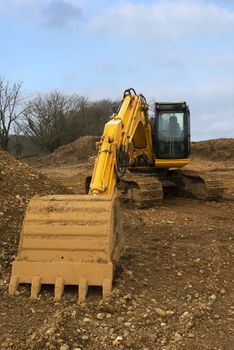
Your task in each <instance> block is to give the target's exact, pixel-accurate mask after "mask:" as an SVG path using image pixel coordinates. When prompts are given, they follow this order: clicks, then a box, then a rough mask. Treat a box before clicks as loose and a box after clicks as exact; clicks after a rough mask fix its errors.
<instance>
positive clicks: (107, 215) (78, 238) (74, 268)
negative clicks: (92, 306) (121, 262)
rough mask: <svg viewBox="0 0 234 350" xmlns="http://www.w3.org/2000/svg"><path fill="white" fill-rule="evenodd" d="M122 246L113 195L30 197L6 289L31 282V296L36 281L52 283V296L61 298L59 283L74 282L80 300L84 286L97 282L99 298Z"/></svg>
mask: <svg viewBox="0 0 234 350" xmlns="http://www.w3.org/2000/svg"><path fill="white" fill-rule="evenodd" d="M122 250H123V237H122V231H121V224H120V220H119V209H118V202H117V199H116V198H113V197H108V196H105V197H104V196H88V195H64V196H62V195H50V196H45V197H34V198H33V199H32V200H31V201H30V203H29V206H28V208H27V211H26V215H25V218H24V222H23V227H22V232H21V237H20V244H19V251H18V255H17V257H16V260H15V261H14V262H13V266H12V274H11V279H10V284H9V294H11V295H13V294H14V293H15V292H16V290H17V287H18V285H19V284H20V283H31V298H32V299H35V298H37V297H38V294H39V292H40V287H41V285H42V284H54V285H55V300H60V299H61V297H62V294H63V290H64V286H65V285H77V286H79V289H78V293H79V300H84V299H85V297H86V295H87V291H88V286H102V288H103V289H102V291H103V297H105V296H107V295H108V294H109V293H110V292H111V289H112V279H113V273H114V267H115V262H116V261H117V260H118V259H119V257H120V255H121V253H122Z"/></svg>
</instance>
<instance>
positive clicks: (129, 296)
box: [123, 293, 132, 300]
mask: <svg viewBox="0 0 234 350" xmlns="http://www.w3.org/2000/svg"><path fill="white" fill-rule="evenodd" d="M123 299H124V300H131V299H132V295H131V293H128V294H126V295H125V296H124V297H123Z"/></svg>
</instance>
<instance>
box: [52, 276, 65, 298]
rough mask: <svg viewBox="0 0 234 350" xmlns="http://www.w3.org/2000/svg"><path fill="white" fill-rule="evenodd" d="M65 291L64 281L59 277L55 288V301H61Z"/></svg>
mask: <svg viewBox="0 0 234 350" xmlns="http://www.w3.org/2000/svg"><path fill="white" fill-rule="evenodd" d="M63 291H64V279H63V278H62V277H57V278H56V281H55V286H54V300H55V301H59V300H60V299H61V298H62V295H63Z"/></svg>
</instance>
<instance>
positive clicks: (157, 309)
mask: <svg viewBox="0 0 234 350" xmlns="http://www.w3.org/2000/svg"><path fill="white" fill-rule="evenodd" d="M155 312H156V313H157V314H158V315H159V316H161V317H166V316H167V311H165V310H163V309H161V308H160V307H156V308H155Z"/></svg>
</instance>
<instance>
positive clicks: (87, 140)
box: [51, 136, 100, 162]
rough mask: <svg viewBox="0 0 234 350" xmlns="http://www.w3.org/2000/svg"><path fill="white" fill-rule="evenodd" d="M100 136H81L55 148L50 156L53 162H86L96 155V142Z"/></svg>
mask: <svg viewBox="0 0 234 350" xmlns="http://www.w3.org/2000/svg"><path fill="white" fill-rule="evenodd" d="M99 140H100V136H83V137H79V138H78V139H77V140H76V141H74V142H72V143H69V144H68V145H64V146H61V147H59V148H57V149H56V150H55V151H54V153H53V154H52V155H51V158H52V159H54V160H55V161H56V160H58V161H61V162H70V161H73V160H74V161H77V160H79V161H81V160H86V159H88V158H89V157H90V156H93V155H95V154H96V153H97V151H96V142H97V141H99Z"/></svg>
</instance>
